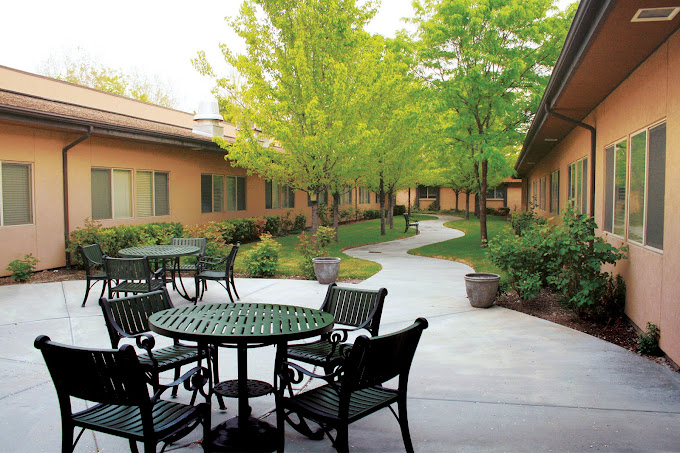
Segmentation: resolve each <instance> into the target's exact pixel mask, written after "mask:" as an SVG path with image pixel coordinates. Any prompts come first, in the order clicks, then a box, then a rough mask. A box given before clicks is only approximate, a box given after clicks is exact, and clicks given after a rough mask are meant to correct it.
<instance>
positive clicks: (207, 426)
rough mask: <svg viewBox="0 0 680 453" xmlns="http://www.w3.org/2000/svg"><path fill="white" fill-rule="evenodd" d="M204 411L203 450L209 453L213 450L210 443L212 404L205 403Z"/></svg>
mask: <svg viewBox="0 0 680 453" xmlns="http://www.w3.org/2000/svg"><path fill="white" fill-rule="evenodd" d="M203 407H204V412H203V451H204V452H205V453H209V452H210V451H212V448H211V447H212V446H211V445H210V440H211V439H210V434H211V429H212V426H211V424H212V423H211V420H210V405H208V404H205V405H204V406H203Z"/></svg>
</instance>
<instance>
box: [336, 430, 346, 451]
mask: <svg viewBox="0 0 680 453" xmlns="http://www.w3.org/2000/svg"><path fill="white" fill-rule="evenodd" d="M336 432H337V434H336V436H335V449H336V450H337V451H338V453H349V426H348V425H347V423H340V424H339V425H338V426H337V428H336Z"/></svg>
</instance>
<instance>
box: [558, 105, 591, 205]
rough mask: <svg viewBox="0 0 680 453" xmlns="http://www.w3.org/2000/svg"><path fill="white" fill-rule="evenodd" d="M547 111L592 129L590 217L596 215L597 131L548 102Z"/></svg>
mask: <svg viewBox="0 0 680 453" xmlns="http://www.w3.org/2000/svg"><path fill="white" fill-rule="evenodd" d="M545 112H546V113H547V114H548V115H553V116H554V117H555V118H559V119H561V120H563V121H567V122H569V123H572V124H575V125H577V126H580V127H582V128H584V129H588V130H589V131H590V165H591V168H592V170H591V172H590V217H595V157H596V150H597V131H596V130H595V128H594V127H593V126H591V125H590V124H586V123H582V122H581V121H576V120H575V119H573V118H569V117H568V116H564V115H562V114H561V113H557V112H554V111H552V110H551V109H550V107H548V103H547V102H546V103H545Z"/></svg>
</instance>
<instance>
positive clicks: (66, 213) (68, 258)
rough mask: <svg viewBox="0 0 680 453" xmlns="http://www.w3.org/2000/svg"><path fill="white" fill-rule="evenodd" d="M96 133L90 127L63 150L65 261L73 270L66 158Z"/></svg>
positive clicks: (92, 127)
mask: <svg viewBox="0 0 680 453" xmlns="http://www.w3.org/2000/svg"><path fill="white" fill-rule="evenodd" d="M93 132H94V126H90V128H89V130H88V131H87V134H85V135H83V136H82V137H79V138H77V139H76V140H75V141H74V142H72V143H69V144H68V145H66V146H64V148H62V150H61V172H62V180H63V184H64V187H63V191H64V250H65V259H66V267H67V268H69V269H70V268H71V254H70V253H69V252H68V250H67V247H68V235H69V231H70V229H71V225H70V223H69V219H68V218H69V209H68V157H67V156H66V153H67V152H68V150H69V149H71V148H73V147H74V146H76V145H77V144H78V143H80V142H82V141H84V140H87V139H88V138H89V137H90V135H92V133H93Z"/></svg>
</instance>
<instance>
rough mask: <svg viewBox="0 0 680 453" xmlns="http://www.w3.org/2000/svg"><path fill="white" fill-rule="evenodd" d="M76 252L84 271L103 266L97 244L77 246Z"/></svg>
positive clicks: (101, 255) (102, 255) (101, 254)
mask: <svg viewBox="0 0 680 453" xmlns="http://www.w3.org/2000/svg"><path fill="white" fill-rule="evenodd" d="M78 252H80V257H81V259H82V260H83V265H84V266H85V270H86V271H88V272H89V270H90V269H91V268H92V267H95V266H103V265H104V253H103V252H102V248H101V246H100V245H99V244H98V243H96V242H95V243H94V244H90V245H79V246H78Z"/></svg>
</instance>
